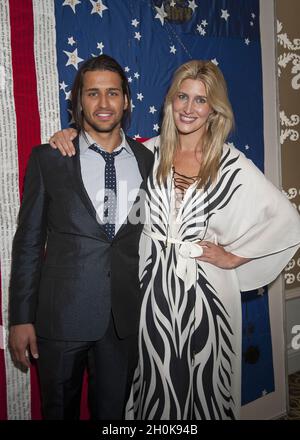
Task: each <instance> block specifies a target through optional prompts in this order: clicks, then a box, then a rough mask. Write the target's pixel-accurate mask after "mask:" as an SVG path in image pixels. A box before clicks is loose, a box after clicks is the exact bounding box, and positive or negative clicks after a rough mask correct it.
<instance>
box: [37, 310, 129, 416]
mask: <svg viewBox="0 0 300 440" xmlns="http://www.w3.org/2000/svg"><path fill="white" fill-rule="evenodd" d="M38 349H39V359H38V371H39V378H40V385H41V395H42V411H43V418H44V419H46V420H77V419H79V416H80V401H81V390H82V382H83V375H84V370H85V368H86V367H88V377H89V386H88V398H89V407H90V413H91V418H92V419H94V420H109V419H113V420H121V419H122V418H124V408H125V404H126V401H127V398H128V397H129V392H130V388H131V383H132V379H133V374H134V370H135V367H136V364H137V335H134V336H130V337H128V338H126V339H120V338H119V337H118V336H117V334H116V331H115V326H114V323H113V318H112V317H111V320H110V323H109V326H108V329H107V331H106V334H105V336H104V337H103V338H102V339H100V340H98V341H92V342H91V341H89V342H81V341H80V342H79V341H57V340H49V339H45V338H41V337H38Z"/></svg>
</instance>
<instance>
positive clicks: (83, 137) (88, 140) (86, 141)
mask: <svg viewBox="0 0 300 440" xmlns="http://www.w3.org/2000/svg"><path fill="white" fill-rule="evenodd" d="M120 134H121V139H122V140H121V143H120V145H119V146H118V147H117V148H115V150H114V151H119V150H121V149H122V148H123V149H124V150H125V151H126V152H127V153H128V154H130V155H133V151H132V149H131V148H130V146H129V145H128V142H127V140H126V137H125V133H124V131H123V130H122V129H121V130H120ZM92 144H96V145H97V147H99V148H100V149H101V150H104V148H103V147H102V146H101V145H99V144H97V142H95V141H94V139H93V138H92V137H91V136H90V135H89V134H88V133H87V132H86V131H85V132H84V133H83V132H82V133H80V135H79V150H80V154H84V153H86V151H87V150H88V148H89V146H90V145H92ZM104 151H105V150H104Z"/></svg>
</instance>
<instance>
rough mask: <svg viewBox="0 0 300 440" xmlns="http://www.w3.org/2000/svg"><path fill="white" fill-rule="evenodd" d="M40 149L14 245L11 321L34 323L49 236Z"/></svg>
mask: <svg viewBox="0 0 300 440" xmlns="http://www.w3.org/2000/svg"><path fill="white" fill-rule="evenodd" d="M38 156H39V155H38V150H37V149H34V150H33V151H32V153H31V156H30V159H29V162H28V166H27V172H26V176H25V185H24V193H23V200H22V204H21V208H20V212H19V217H18V225H17V231H16V234H15V237H14V240H13V247H12V268H11V281H10V298H9V319H10V325H16V324H25V323H33V322H34V321H35V312H36V305H37V296H38V288H39V280H40V270H41V265H42V261H43V258H44V252H45V243H46V237H47V194H46V191H45V186H44V181H43V177H42V173H41V168H40V164H39V157H38Z"/></svg>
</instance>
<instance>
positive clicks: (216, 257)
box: [197, 241, 251, 269]
mask: <svg viewBox="0 0 300 440" xmlns="http://www.w3.org/2000/svg"><path fill="white" fill-rule="evenodd" d="M198 244H199V245H200V246H201V247H202V249H203V254H202V255H201V257H197V260H199V261H205V262H206V263H210V264H214V265H215V266H218V267H220V268H221V269H235V268H236V267H238V266H241V265H242V264H245V263H247V262H248V261H251V259H250V258H243V257H239V256H237V255H234V254H232V253H231V252H227V251H225V249H224V248H223V247H222V246H219V245H217V244H214V243H212V242H210V241H200V242H199V243H198Z"/></svg>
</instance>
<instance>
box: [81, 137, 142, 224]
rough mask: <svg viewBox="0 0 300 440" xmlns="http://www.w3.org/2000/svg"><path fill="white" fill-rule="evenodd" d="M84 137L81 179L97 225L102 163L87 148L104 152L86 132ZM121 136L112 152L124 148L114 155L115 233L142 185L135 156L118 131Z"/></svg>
mask: <svg viewBox="0 0 300 440" xmlns="http://www.w3.org/2000/svg"><path fill="white" fill-rule="evenodd" d="M85 136H86V137H85ZM85 136H84V135H83V134H80V136H79V149H80V166H81V175H82V180H83V184H84V186H85V189H86V191H87V193H88V196H89V198H90V200H91V202H92V204H93V206H94V208H95V210H96V213H97V220H98V222H99V223H103V201H104V189H105V180H104V178H105V160H104V158H103V157H102V156H101V154H99V153H97V152H95V151H93V150H91V149H90V148H89V146H90V145H92V144H96V145H97V147H98V148H100V149H101V150H104V151H106V150H105V149H104V148H102V147H101V145H99V144H97V143H96V142H95V141H94V140H93V139H92V138H91V136H89V135H88V134H87V133H85ZM121 137H122V141H121V144H120V145H119V146H118V147H117V148H116V149H115V150H114V151H119V150H121V149H122V148H123V150H122V151H121V153H120V154H118V155H117V156H115V169H116V181H117V209H116V222H115V232H116V233H117V231H118V229H119V228H120V226H121V225H122V224H123V223H124V222H125V220H126V218H127V215H128V213H129V211H130V209H131V207H132V205H133V203H134V201H135V199H136V196H137V194H138V191H139V188H140V185H141V183H142V176H141V174H140V171H139V168H138V164H137V161H136V158H135V155H134V154H133V152H132V150H131V148H130V147H129V145H128V143H127V141H126V138H125V135H124V132H123V130H121Z"/></svg>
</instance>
